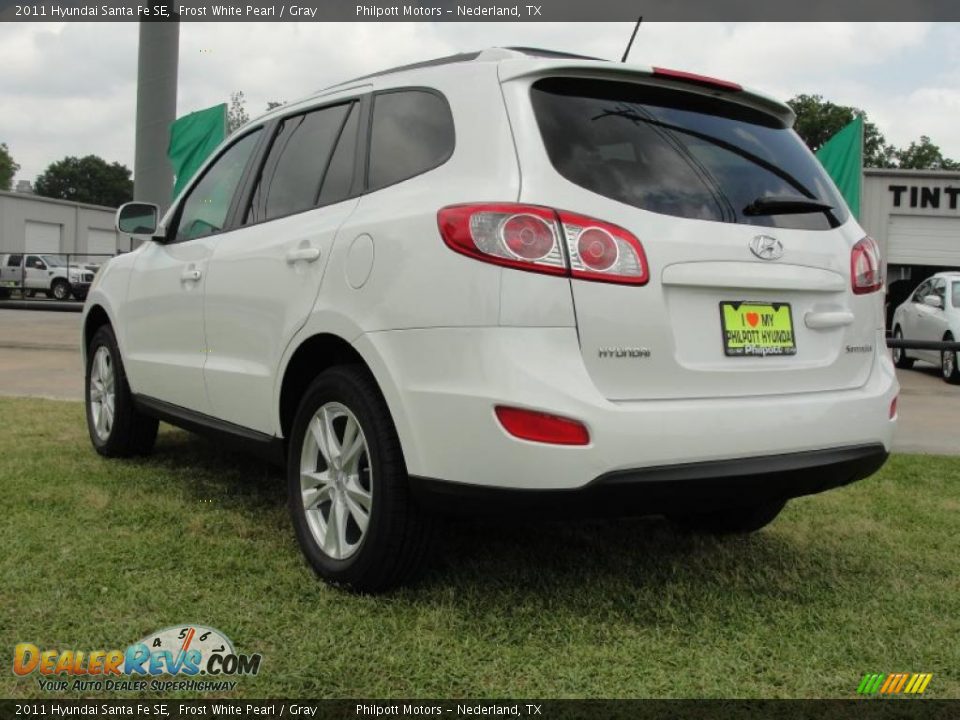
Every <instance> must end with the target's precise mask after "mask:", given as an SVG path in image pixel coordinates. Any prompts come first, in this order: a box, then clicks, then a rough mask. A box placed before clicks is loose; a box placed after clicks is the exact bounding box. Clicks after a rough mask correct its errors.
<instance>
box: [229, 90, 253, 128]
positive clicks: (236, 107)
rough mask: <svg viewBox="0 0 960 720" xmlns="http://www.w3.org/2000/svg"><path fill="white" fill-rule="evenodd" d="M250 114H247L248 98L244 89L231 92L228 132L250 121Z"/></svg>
mask: <svg viewBox="0 0 960 720" xmlns="http://www.w3.org/2000/svg"><path fill="white" fill-rule="evenodd" d="M249 120H250V116H249V115H248V114H247V99H246V97H244V95H243V90H238V91H237V92H233V93H230V107H229V109H228V110H227V134H228V135H229V134H230V133H232V132H233V131H234V130H236V129H237V128H239V127H242V126H243V125H246V124H247V122H249Z"/></svg>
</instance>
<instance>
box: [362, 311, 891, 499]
mask: <svg viewBox="0 0 960 720" xmlns="http://www.w3.org/2000/svg"><path fill="white" fill-rule="evenodd" d="M356 346H357V348H358V350H360V352H361V354H362V355H363V356H364V357H365V358H367V359H368V360H369V361H370V365H371V369H372V370H373V371H374V374H375V375H376V376H377V378H378V380H379V381H380V385H381V388H383V390H384V395H385V397H386V399H387V402H388V405H389V406H390V410H391V414H392V416H393V419H394V422H395V424H396V427H397V431H398V434H399V436H400V440H401V444H402V446H403V452H404V458H405V460H406V464H407V470H408V472H409V473H410V475H412V476H417V477H421V478H437V479H442V480H445V481H448V482H451V483H460V484H462V485H464V486H488V487H494V488H504V489H514V490H524V491H538V492H549V491H570V490H577V489H586V488H588V486H594V485H596V484H597V483H599V481H600V479H601V478H606V480H604V482H602V483H600V484H601V485H607V484H616V483H615V482H614V481H613V480H611V479H610V478H617V477H619V478H623V477H631V476H637V475H638V474H639V473H646V477H647V481H646V482H650V481H651V475H650V474H651V473H653V476H654V479H655V480H657V481H663V482H677V481H679V480H681V479H683V477H684V476H685V474H686V473H687V472H688V471H689V470H690V469H691V468H696V467H699V468H701V470H698V471H697V473H699V474H698V477H697V478H696V479H697V480H698V481H701V482H703V483H705V484H707V485H709V484H710V483H715V484H717V486H718V487H717V490H716V493H715V494H716V495H719V496H722V495H723V494H724V493H729V492H731V487H733V482H734V481H733V478H734V477H735V476H736V475H737V474H739V473H740V472H742V471H743V467H744V463H746V467H748V468H756V467H763V466H765V465H767V466H769V465H770V463H774V465H775V463H776V462H778V461H774V460H772V458H777V457H781V456H796V457H799V458H802V457H813V456H809V455H807V453H811V452H813V453H821V452H827V453H830V452H834V451H835V452H838V453H840V456H841V457H845V454H846V452H847V449H849V448H858V447H865V446H870V447H873V448H875V449H877V452H878V453H880V452H882V453H886V452H889V450H890V446H891V442H892V439H893V431H894V427H895V424H896V423H895V421H893V420H891V419H890V418H889V411H890V403H891V401H892V400H893V398H894V397H895V396H896V393H897V392H898V390H899V387H898V385H897V381H896V377H895V375H894V371H893V365H892V363H891V362H890V359H889V357H888V354H887V353H885V352H882V351H879V352H877V353H876V355H875V358H874V366H873V369H872V371H871V373H870V376H869V378H868V380H867V382H866V383H865V384H864V385H863V386H862V387H860V388H856V389H853V390H840V391H824V392H808V393H791V392H789V381H790V378H789V375H786V374H785V377H784V392H783V393H781V394H776V395H764V396H747V397H724V398H691V399H682V400H634V401H611V400H608V399H607V398H605V397H603V396H602V395H601V393H600V392H599V391H598V390H597V388H596V386H595V385H594V383H593V382H592V380H591V378H590V376H589V374H588V373H587V371H586V368H585V366H584V362H583V358H582V355H581V351H580V346H579V342H578V339H577V333H576V329H575V328H567V327H557V328H456V329H454V328H436V329H422V330H397V331H387V332H378V333H369V334H366V335H364V336H361V337H360V338H359V339H358V340H357V342H356ZM636 362H637V364H636V372H650V371H649V370H645V368H644V366H643V363H642V360H638V361H636ZM496 405H511V406H516V407H522V408H530V409H534V410H541V411H544V412H548V413H552V414H555V415H560V416H563V417H569V418H574V419H576V420H579V421H580V422H582V423H584V424H585V425H586V426H587V428H588V430H589V433H590V444H589V445H586V446H580V447H571V446H556V445H545V444H541V443H534V442H527V441H524V440H519V439H517V438H514V437H511V436H510V435H508V434H507V433H506V431H505V430H504V429H503V428H502V427H501V426H500V424H499V423H498V421H497V419H496V417H495V415H494V406H496ZM821 458H822V456H821ZM795 459H796V458H795ZM803 462H805V461H802V460H801V461H800V463H801V464H800V465H799V466H798V467H796V468H793V467H783V468H781V469H780V470H773V471H770V470H769V467H768V471H764V472H756V471H751V472H750V473H748V474H750V475H752V476H754V479H755V480H756V482H757V483H764V482H770V483H773V484H776V483H777V482H780V481H782V478H783V471H784V470H786V471H788V472H792V471H794V470H796V471H797V472H798V473H799V472H801V471H803V472H807V473H810V474H811V475H816V474H817V473H818V472H820V470H822V469H823V468H826V467H829V466H830V465H831V464H832V462H833V461H831V460H829V459H828V461H826V462H821V461H817V463H816V464H815V465H811V466H808V467H807V468H806V469H804V466H803ZM871 462H873V461H870V462H865V463H864V467H870V465H871ZM668 466H669V467H676V468H681V469H682V468H686V470H678V471H677V472H681V473H684V475H683V476H681V475H678V476H676V477H675V478H671V477H670V476H669V474H668V473H667V470H666V468H667V467H668ZM729 467H733V468H737V469H736V470H735V471H733V472H729V471H724V472H721V473H720V474H719V475H718V474H717V473H716V469H717V468H729ZM876 467H879V464H877V465H876ZM703 468H706V470H703ZM874 469H875V468H874ZM837 472H838V473H839V474H840V475H842V474H843V473H844V472H845V469H843V468H841V470H839V471H837ZM855 474H856V473H851V474H850V475H851V477H852V476H853V475H855ZM853 479H856V478H855V477H854V478H853ZM788 480H793V481H795V480H797V478H788ZM846 481H849V480H846V479H844V478H841V479H840V480H839V481H837V482H833V484H834V485H835V484H843V482H846ZM811 482H814V489H813V490H804V489H803V487H800V488H799V489H798V490H797V491H794V490H790V491H789V492H786V494H790V493H793V494H803V492H815V491H816V487H815V483H816V482H817V481H815V480H814V479H811ZM650 488H652V486H649V485H648V490H649V489H650ZM707 489H709V488H707ZM754 491H755V492H756V491H757V489H756V488H755V489H754ZM771 492H774V493H775V494H784V491H780V490H778V489H776V488H773V489H772V490H771ZM701 494H702V493H701ZM708 494H709V493H708Z"/></svg>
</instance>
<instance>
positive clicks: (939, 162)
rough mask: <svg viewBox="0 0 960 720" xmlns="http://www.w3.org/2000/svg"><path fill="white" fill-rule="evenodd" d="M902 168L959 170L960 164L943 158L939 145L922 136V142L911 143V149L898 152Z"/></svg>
mask: <svg viewBox="0 0 960 720" xmlns="http://www.w3.org/2000/svg"><path fill="white" fill-rule="evenodd" d="M897 159H898V160H899V162H900V167H902V168H910V169H913V170H958V169H960V163H958V162H957V161H956V160H951V159H950V158H946V157H944V156H943V153H942V152H941V151H940V147H939V146H938V145H934V144H933V142H931V140H930V138H929V137H927V136H926V135H921V136H920V142H919V143H917V142H912V143H910V147H908V148H904V149H902V150H898V151H897Z"/></svg>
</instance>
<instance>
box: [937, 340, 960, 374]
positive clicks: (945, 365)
mask: <svg viewBox="0 0 960 720" xmlns="http://www.w3.org/2000/svg"><path fill="white" fill-rule="evenodd" d="M943 340H944V342H953V335H951V334H950V333H947V335H946V337H945V338H943ZM957 361H958V358H957V351H956V350H941V351H940V374H941V375H942V376H943V379H944V380H946V381H947V382H948V383H950V384H951V385H960V367H958V362H957Z"/></svg>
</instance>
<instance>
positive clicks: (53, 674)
mask: <svg viewBox="0 0 960 720" xmlns="http://www.w3.org/2000/svg"><path fill="white" fill-rule="evenodd" d="M262 657H263V656H262V655H260V654H259V653H255V654H252V655H245V654H242V653H238V652H237V651H236V650H235V649H234V647H233V643H232V642H231V641H230V638H228V637H227V636H226V635H224V634H223V633H221V632H220V631H219V630H216V629H214V628H211V627H206V626H204V625H195V624H184V625H177V626H173V627H168V628H164V629H163V630H160V631H158V632H155V633H151V634H149V635H147V636H146V637H145V638H143V639H142V640H140V641H139V642H135V643H133V644H132V645H130V646H128V647H127V648H126V649H125V650H54V649H41V648H40V647H38V646H37V645H34V644H33V643H27V642H25V643H19V644H18V645H17V646H16V647H15V648H14V651H13V672H14V674H15V675H19V676H21V677H22V676H29V675H33V674H36V675H37V676H38V677H37V683H38V684H39V687H40V689H41V690H46V691H50V692H65V691H69V690H76V691H81V692H100V691H136V692H142V691H146V690H152V691H159V692H169V691H172V690H189V691H200V692H205V691H208V692H224V691H229V690H233V689H234V688H235V687H236V686H237V680H234V679H232V678H234V677H238V676H243V675H256V674H257V673H258V672H259V671H260V661H261V659H262ZM199 676H203V677H202V679H201V678H200V677H199ZM161 678H167V679H161ZM170 678H175V679H170Z"/></svg>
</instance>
